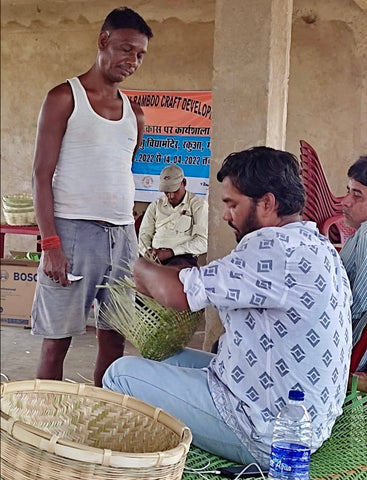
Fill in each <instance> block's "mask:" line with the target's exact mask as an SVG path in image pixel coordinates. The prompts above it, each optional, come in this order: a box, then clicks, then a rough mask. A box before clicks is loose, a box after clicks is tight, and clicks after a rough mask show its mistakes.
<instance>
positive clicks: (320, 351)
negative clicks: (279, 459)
mask: <svg viewBox="0 0 367 480" xmlns="http://www.w3.org/2000/svg"><path fill="white" fill-rule="evenodd" d="M217 179H218V181H219V182H221V183H222V201H223V203H224V214H223V219H224V220H225V221H226V222H227V223H228V225H229V226H230V227H231V228H232V229H233V231H234V234H235V236H236V239H237V241H238V245H237V246H236V248H234V249H233V250H232V252H230V253H229V254H228V255H227V256H225V257H224V258H221V259H218V260H214V261H212V262H210V263H209V264H208V265H206V266H202V267H193V268H183V269H181V270H178V269H174V268H169V267H166V266H162V265H157V264H156V263H154V262H151V261H149V260H148V259H146V258H139V259H138V260H137V261H136V263H135V266H134V277H135V283H136V286H137V288H138V290H139V291H140V292H142V293H144V294H146V295H148V296H150V297H153V298H154V299H156V300H157V301H158V302H159V303H161V304H162V305H164V306H166V307H168V306H169V307H173V308H175V309H177V310H187V309H190V310H192V311H198V310H200V309H202V308H205V307H207V306H213V307H215V308H216V309H217V310H218V312H219V316H220V319H221V321H222V323H223V327H224V329H225V332H224V334H223V335H222V336H221V337H220V339H219V348H218V353H217V354H212V353H209V352H204V351H200V350H193V349H184V350H183V351H181V352H179V353H177V354H176V355H174V356H173V357H170V358H169V359H167V360H164V361H162V362H156V361H152V360H148V359H145V358H138V357H133V356H129V357H123V358H120V359H118V360H116V361H115V362H114V363H113V364H112V365H111V366H110V367H109V369H108V370H107V372H106V374H105V375H104V378H103V385H104V387H105V388H109V389H111V390H115V391H118V392H123V393H126V394H129V395H132V396H135V397H138V398H140V399H142V400H144V401H146V402H148V403H151V404H153V405H156V406H157V407H161V408H162V409H163V410H165V411H167V412H169V413H171V414H172V415H174V416H175V417H177V418H179V419H180V420H181V421H183V422H184V423H185V424H186V425H187V426H188V427H190V429H191V431H192V433H193V443H194V445H196V446H198V447H200V448H202V449H204V450H207V451H209V452H211V453H213V454H216V455H219V456H222V457H225V458H228V459H230V460H233V461H235V462H238V463H244V464H248V463H251V462H254V461H255V462H257V463H258V464H259V465H261V466H262V467H267V466H268V465H269V454H270V445H271V437H272V430H273V422H274V419H275V417H276V415H277V413H278V412H279V410H280V408H281V407H282V406H283V405H284V403H285V402H286V400H287V395H288V391H289V390H290V389H295V388H296V389H299V390H303V391H304V393H305V405H306V408H307V409H308V410H309V412H310V413H311V416H312V423H313V439H312V451H315V450H317V449H318V448H319V447H320V446H321V444H322V443H323V442H324V441H325V440H326V439H327V438H328V437H329V436H330V433H331V429H332V427H333V425H334V422H335V420H336V418H337V417H338V416H339V415H340V414H341V412H342V405H343V401H344V398H345V394H346V389H347V381H348V372H349V363H350V352H351V339H352V330H351V313H350V303H351V291H350V287H349V282H348V278H347V274H346V272H345V269H344V267H343V265H342V263H341V259H340V257H339V255H337V254H336V251H335V249H334V247H333V246H332V245H331V243H330V242H329V240H327V239H326V238H325V237H324V236H322V235H320V233H319V232H318V230H317V227H316V224H315V223H313V222H304V221H302V218H301V212H302V210H303V207H304V202H305V192H304V187H303V184H302V181H301V178H300V175H299V164H298V161H297V159H296V158H295V157H294V156H293V155H291V154H290V153H287V152H283V151H279V150H274V149H272V148H267V147H254V148H251V149H248V150H245V151H242V152H237V153H233V154H231V155H229V156H228V157H227V158H226V160H225V161H224V163H223V165H222V167H221V169H220V170H219V172H218V174H217Z"/></svg>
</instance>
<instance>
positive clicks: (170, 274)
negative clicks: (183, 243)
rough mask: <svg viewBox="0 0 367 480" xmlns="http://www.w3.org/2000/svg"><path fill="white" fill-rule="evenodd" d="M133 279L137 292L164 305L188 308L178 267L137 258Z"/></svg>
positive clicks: (181, 308) (179, 308) (177, 308)
mask: <svg viewBox="0 0 367 480" xmlns="http://www.w3.org/2000/svg"><path fill="white" fill-rule="evenodd" d="M134 279H135V284H136V287H137V289H138V291H139V292H141V293H143V294H144V295H147V296H149V297H152V298H154V299H155V300H157V302H158V303H160V304H161V305H163V306H164V307H171V308H174V309H176V310H188V309H189V304H188V303H187V297H186V294H185V292H184V289H183V285H182V283H181V282H180V279H179V269H178V268H175V267H169V266H167V267H165V266H163V265H158V264H156V263H154V262H151V261H150V260H147V259H146V258H139V259H138V260H137V261H136V262H135V264H134Z"/></svg>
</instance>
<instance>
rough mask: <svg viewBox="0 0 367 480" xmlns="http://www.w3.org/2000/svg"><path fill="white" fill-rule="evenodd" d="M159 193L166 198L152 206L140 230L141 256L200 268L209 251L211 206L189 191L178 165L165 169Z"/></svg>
mask: <svg viewBox="0 0 367 480" xmlns="http://www.w3.org/2000/svg"><path fill="white" fill-rule="evenodd" d="M159 190H160V191H161V192H164V193H165V195H164V196H162V197H160V198H158V199H157V200H156V201H154V202H152V203H151V204H150V205H149V206H148V208H147V211H146V212H145V214H144V217H143V220H142V222H141V225H140V229H139V252H140V254H141V255H143V256H148V257H149V258H152V259H153V260H155V261H157V262H158V263H162V264H163V265H186V266H194V267H195V266H197V259H198V256H199V255H201V254H203V253H206V251H207V237H208V203H207V202H206V200H204V199H203V198H200V197H198V196H197V195H195V194H194V193H192V192H188V191H186V179H185V178H184V172H183V170H182V168H180V167H179V166H178V165H169V166H167V167H165V168H164V169H163V170H162V171H161V174H160V182H159Z"/></svg>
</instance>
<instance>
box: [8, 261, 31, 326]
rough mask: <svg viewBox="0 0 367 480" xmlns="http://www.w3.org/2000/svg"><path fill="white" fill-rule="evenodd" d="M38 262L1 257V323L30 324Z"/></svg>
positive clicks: (13, 324) (12, 324) (11, 324)
mask: <svg viewBox="0 0 367 480" xmlns="http://www.w3.org/2000/svg"><path fill="white" fill-rule="evenodd" d="M38 264H39V262H35V261H31V260H14V259H1V305H0V319H1V325H10V326H14V327H30V326H31V309H32V303H33V297H34V291H35V288H36V282H37V268H38Z"/></svg>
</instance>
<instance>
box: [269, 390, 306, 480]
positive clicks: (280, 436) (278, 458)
mask: <svg viewBox="0 0 367 480" xmlns="http://www.w3.org/2000/svg"><path fill="white" fill-rule="evenodd" d="M304 397H305V395H304V393H303V392H301V391H300V390H290V392H289V395H288V398H289V402H288V404H287V405H285V406H284V407H283V408H282V410H281V411H280V412H279V414H278V416H277V418H276V420H275V424H274V431H273V441H272V445H271V454H270V467H269V477H268V478H269V479H276V480H279V479H280V480H309V470H310V456H311V441H312V424H311V417H310V415H309V413H308V412H307V410H306V408H305V406H304V405H303V400H304Z"/></svg>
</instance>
